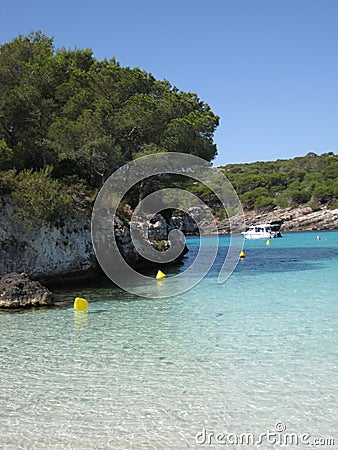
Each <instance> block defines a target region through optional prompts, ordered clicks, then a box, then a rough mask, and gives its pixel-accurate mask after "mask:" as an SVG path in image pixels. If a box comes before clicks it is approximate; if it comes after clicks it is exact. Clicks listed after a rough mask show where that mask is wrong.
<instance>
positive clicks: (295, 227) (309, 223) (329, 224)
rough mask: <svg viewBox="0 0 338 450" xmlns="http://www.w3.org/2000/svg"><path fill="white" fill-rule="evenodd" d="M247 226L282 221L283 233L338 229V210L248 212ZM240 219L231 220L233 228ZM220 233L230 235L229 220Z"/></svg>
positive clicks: (310, 209) (221, 227)
mask: <svg viewBox="0 0 338 450" xmlns="http://www.w3.org/2000/svg"><path fill="white" fill-rule="evenodd" d="M244 217H245V224H246V226H250V225H254V224H258V223H264V222H273V221H280V222H282V227H281V232H282V233H283V231H284V232H289V231H315V230H316V231H323V230H336V229H338V209H334V210H330V209H327V208H323V209H320V210H318V211H313V210H312V208H310V207H296V208H275V209H274V210H273V211H269V212H260V211H248V212H245V214H244ZM238 222H239V220H238V217H236V216H234V217H232V218H231V224H232V226H234V227H236V225H238ZM218 229H219V232H220V233H229V231H230V224H229V221H228V220H225V221H222V222H220V223H219V224H218Z"/></svg>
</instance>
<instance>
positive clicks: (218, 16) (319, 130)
mask: <svg viewBox="0 0 338 450" xmlns="http://www.w3.org/2000/svg"><path fill="white" fill-rule="evenodd" d="M1 10H2V14H1V17H2V20H1V22H2V23H1V27H0V43H1V44H2V43H5V42H8V41H10V40H11V39H13V38H14V37H16V36H17V35H18V34H20V33H21V34H28V33H29V32H30V31H36V30H42V31H43V33H44V34H46V35H47V36H49V37H51V36H54V42H55V46H56V47H57V48H59V47H66V48H74V47H78V48H91V49H92V50H93V52H94V56H95V57H96V58H97V59H103V58H105V57H106V58H110V57H112V56H115V57H116V59H117V60H118V61H119V62H120V63H121V65H124V66H130V67H135V66H138V67H140V68H142V69H144V70H146V71H148V72H151V73H152V74H153V75H154V76H155V77H156V78H158V79H167V80H169V81H170V82H171V84H172V85H175V86H177V87H178V88H179V89H181V90H184V91H192V92H196V93H197V94H198V96H199V97H200V98H201V99H202V100H204V101H205V102H206V103H208V104H209V105H210V106H211V108H212V110H213V112H215V113H216V114H218V115H219V116H220V118H221V120H220V126H219V127H218V130H217V132H216V133H215V142H216V144H217V147H218V154H219V155H218V157H217V158H216V160H215V165H222V164H227V163H235V162H251V161H257V160H275V159H278V158H292V157H294V156H301V155H305V154H306V153H308V152H310V151H311V152H316V153H323V152H327V151H333V152H335V153H337V149H338V0H209V1H208V2H202V1H200V0H194V1H192V0H172V1H170V0H168V1H166V2H164V1H160V0H143V1H137V0H125V1H121V0H120V1H115V0H110V1H109V0H97V1H95V2H89V3H87V2H84V1H81V2H80V1H79V0H68V1H65V0H58V1H57V2H48V1H46V0H30V1H26V0H25V1H23V0H19V1H18V0H17V1H15V0H2V2H1Z"/></svg>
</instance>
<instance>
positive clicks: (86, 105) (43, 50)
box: [0, 32, 219, 216]
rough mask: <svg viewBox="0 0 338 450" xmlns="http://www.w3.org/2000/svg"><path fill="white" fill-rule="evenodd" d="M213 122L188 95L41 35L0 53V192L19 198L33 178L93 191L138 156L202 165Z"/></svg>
mask: <svg viewBox="0 0 338 450" xmlns="http://www.w3.org/2000/svg"><path fill="white" fill-rule="evenodd" d="M218 121H219V118H218V117H217V116H216V115H215V114H213V112H212V111H211V110H210V108H209V106H208V105H207V104H206V103H204V102H203V101H201V100H200V99H199V98H198V97H197V95H196V94H193V93H190V92H181V91H179V90H178V89H177V88H175V87H173V86H171V85H170V83H169V82H168V81H166V80H164V81H159V80H156V79H155V78H154V77H153V76H152V75H151V74H150V73H147V72H145V71H142V70H140V69H139V68H130V67H121V66H120V64H119V63H117V62H116V61H115V59H111V60H109V61H108V60H103V61H98V60H96V59H95V58H94V57H93V54H92V51H91V50H89V49H85V50H80V49H74V50H66V49H57V50H56V49H55V48H54V45H53V39H51V38H48V37H46V36H44V35H43V34H42V33H41V32H37V33H31V34H30V35H28V36H21V35H20V36H18V37H17V38H15V39H14V40H13V41H11V42H9V43H6V44H4V45H2V46H1V47H0V169H1V170H2V179H1V181H0V189H2V190H4V189H7V190H12V191H13V190H14V191H20V189H21V188H23V186H21V185H20V183H22V182H23V181H22V180H23V179H25V180H27V179H28V178H31V180H32V181H33V180H35V181H36V182H37V178H39V176H40V178H41V179H42V180H44V181H45V182H46V179H47V178H50V177H52V178H53V179H57V180H59V182H60V183H61V184H64V185H65V186H69V185H72V186H74V185H76V186H78V187H79V186H80V184H81V183H82V187H83V188H86V189H92V190H93V189H98V188H99V187H100V186H101V185H102V184H103V182H104V181H105V180H106V179H107V178H108V177H109V175H110V174H111V173H112V172H114V171H115V170H116V168H118V167H119V166H121V165H123V164H124V163H126V162H128V161H130V160H131V159H133V158H135V157H137V156H138V155H140V154H143V153H144V152H148V153H149V152H158V151H162V152H165V151H174V152H175V151H177V152H185V153H191V154H194V155H197V156H200V157H201V158H204V159H206V160H207V161H211V160H212V159H213V158H214V157H215V155H216V146H215V144H214V143H213V133H214V131H215V129H216V127H217V125H218ZM8 170H10V171H13V170H14V172H10V173H5V171H8ZM21 172H25V174H26V175H20V176H19V174H20V173H21ZM15 174H17V177H15ZM33 174H35V175H34V176H33ZM36 174H38V175H36ZM33 187H34V183H33V185H32V186H31V188H32V189H31V190H32V191H34V189H33ZM73 191H74V189H73ZM32 195H33V194H32ZM17 197H18V198H19V197H20V195H17ZM21 200H22V203H23V204H24V203H25V204H29V202H28V203H27V198H26V197H23V196H21ZM66 203H67V202H66ZM67 204H68V203H67ZM52 216H53V214H52Z"/></svg>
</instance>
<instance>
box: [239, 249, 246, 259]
mask: <svg viewBox="0 0 338 450" xmlns="http://www.w3.org/2000/svg"><path fill="white" fill-rule="evenodd" d="M239 257H240V258H245V253H244V251H243V250H242V251H241V253H240V254H239Z"/></svg>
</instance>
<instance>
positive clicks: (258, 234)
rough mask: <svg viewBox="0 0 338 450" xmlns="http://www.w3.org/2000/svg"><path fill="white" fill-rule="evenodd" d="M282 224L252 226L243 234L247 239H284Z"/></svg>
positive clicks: (270, 223)
mask: <svg viewBox="0 0 338 450" xmlns="http://www.w3.org/2000/svg"><path fill="white" fill-rule="evenodd" d="M281 225H282V223H281V222H268V223H261V224H257V225H251V226H250V227H249V228H248V229H247V230H246V231H242V234H243V235H244V237H245V238H246V239H271V238H278V237H282V234H281V232H280V227H281Z"/></svg>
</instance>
